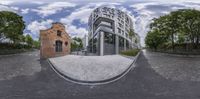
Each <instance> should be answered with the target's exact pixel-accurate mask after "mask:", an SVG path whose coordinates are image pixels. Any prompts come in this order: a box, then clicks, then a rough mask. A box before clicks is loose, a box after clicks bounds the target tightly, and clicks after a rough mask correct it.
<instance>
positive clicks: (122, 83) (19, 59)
mask: <svg viewBox="0 0 200 99" xmlns="http://www.w3.org/2000/svg"><path fill="white" fill-rule="evenodd" d="M38 53H39V52H38V51H34V52H28V53H23V54H20V55H13V56H0V73H1V79H0V98H1V99H199V98H200V82H199V73H200V72H199V70H198V65H197V64H199V61H200V58H198V57H196V58H195V57H194V58H192V57H190V58H188V57H179V56H170V55H165V54H158V53H152V52H147V51H143V52H142V53H141V54H140V56H139V58H138V60H137V62H136V64H135V65H136V67H135V68H134V69H132V70H131V71H130V72H129V73H128V74H127V75H126V76H124V77H123V78H121V79H119V80H118V81H116V82H112V83H109V84H105V85H96V86H94V85H93V86H92V85H88V86H87V85H78V84H75V83H71V82H68V81H66V80H64V79H63V78H61V77H60V76H58V75H57V74H56V73H55V72H54V71H53V70H52V69H51V67H50V66H49V64H48V63H47V61H46V60H38V59H39V54H38ZM13 60H14V61H13ZM12 61H13V62H14V63H13V62H12ZM29 63H30V64H29ZM161 63H162V64H161ZM2 64H3V65H2ZM21 64H23V65H21ZM169 64H171V65H169ZM182 64H184V65H182ZM193 64H194V65H193ZM180 65H181V66H180ZM7 66H8V67H7ZM199 66H200V65H199ZM2 68H3V69H2ZM20 68H23V69H20ZM162 68H164V69H162ZM26 69H27V70H28V71H29V72H31V73H21V72H25V71H26ZM20 70H21V71H20ZM187 70H188V71H187ZM14 71H19V72H20V73H13V74H12V75H14V76H9V75H11V73H12V72H14ZM176 71H177V72H178V73H177V72H176ZM182 71H184V72H182ZM167 72H168V73H167ZM191 72H193V73H191ZM2 73H4V74H6V73H7V74H6V75H4V76H2ZM183 74H184V75H186V76H183ZM178 75H182V76H178ZM6 76H8V77H6ZM174 76H176V77H174Z"/></svg>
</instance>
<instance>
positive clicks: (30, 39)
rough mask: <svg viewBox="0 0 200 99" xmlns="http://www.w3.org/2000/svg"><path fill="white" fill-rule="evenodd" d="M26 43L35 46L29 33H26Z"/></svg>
mask: <svg viewBox="0 0 200 99" xmlns="http://www.w3.org/2000/svg"><path fill="white" fill-rule="evenodd" d="M26 43H27V44H28V46H29V47H32V46H33V43H34V42H33V39H32V37H31V36H30V35H29V34H27V35H26Z"/></svg>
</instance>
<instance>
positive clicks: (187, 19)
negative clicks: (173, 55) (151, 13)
mask: <svg viewBox="0 0 200 99" xmlns="http://www.w3.org/2000/svg"><path fill="white" fill-rule="evenodd" d="M150 28H151V30H150V32H149V33H148V34H147V37H146V39H145V43H146V45H147V47H149V48H154V49H157V48H158V47H159V46H163V45H169V44H170V46H171V47H170V48H172V49H173V50H174V48H175V47H176V45H177V44H179V45H184V43H191V44H192V45H193V48H197V47H198V46H199V39H200V11H198V10H194V9H182V10H178V11H174V12H171V13H170V14H168V15H165V16H161V17H159V18H155V19H153V22H152V23H151V24H150ZM160 34H161V35H160ZM162 39H163V40H162ZM169 42H171V43H169Z"/></svg>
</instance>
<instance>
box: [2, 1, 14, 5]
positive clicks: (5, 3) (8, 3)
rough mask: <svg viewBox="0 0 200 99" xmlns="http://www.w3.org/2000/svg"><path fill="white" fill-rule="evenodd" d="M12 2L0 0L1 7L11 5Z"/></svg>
mask: <svg viewBox="0 0 200 99" xmlns="http://www.w3.org/2000/svg"><path fill="white" fill-rule="evenodd" d="M13 2H14V1H8V0H1V1H0V4H2V5H10V4H12V3H13Z"/></svg>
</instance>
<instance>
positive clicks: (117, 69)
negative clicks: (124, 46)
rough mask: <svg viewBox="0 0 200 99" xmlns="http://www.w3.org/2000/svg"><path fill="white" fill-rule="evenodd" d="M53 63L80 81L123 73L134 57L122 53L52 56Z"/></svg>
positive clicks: (112, 76)
mask: <svg viewBox="0 0 200 99" xmlns="http://www.w3.org/2000/svg"><path fill="white" fill-rule="evenodd" d="M49 60H50V62H51V63H52V65H53V66H54V67H55V68H56V69H57V70H58V71H59V72H60V73H62V74H64V75H65V76H67V77H70V78H72V79H75V80H80V81H91V82H92V81H103V80H108V79H112V78H114V77H116V76H118V75H121V74H122V73H124V72H125V71H127V70H128V69H129V67H130V66H131V65H132V63H133V61H134V59H130V58H126V57H124V56H121V55H105V56H78V55H66V56H62V57H56V58H50V59H49Z"/></svg>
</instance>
